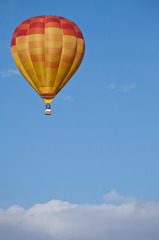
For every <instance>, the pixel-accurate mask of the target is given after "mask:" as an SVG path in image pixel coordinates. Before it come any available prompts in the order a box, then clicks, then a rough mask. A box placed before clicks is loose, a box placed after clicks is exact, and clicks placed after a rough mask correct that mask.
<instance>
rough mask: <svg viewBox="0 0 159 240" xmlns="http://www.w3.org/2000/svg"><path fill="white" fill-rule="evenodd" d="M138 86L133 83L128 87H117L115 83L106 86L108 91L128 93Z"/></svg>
mask: <svg viewBox="0 0 159 240" xmlns="http://www.w3.org/2000/svg"><path fill="white" fill-rule="evenodd" d="M137 87H138V86H137V85H136V84H135V83H132V84H129V85H125V86H121V85H117V84H115V83H111V84H109V86H108V89H109V90H115V89H116V90H118V91H120V92H130V91H132V90H134V89H135V88H137Z"/></svg>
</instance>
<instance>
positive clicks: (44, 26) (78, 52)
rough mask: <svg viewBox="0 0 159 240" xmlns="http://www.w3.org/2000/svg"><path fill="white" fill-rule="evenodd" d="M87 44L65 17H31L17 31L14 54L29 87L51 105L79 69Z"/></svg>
mask: <svg viewBox="0 0 159 240" xmlns="http://www.w3.org/2000/svg"><path fill="white" fill-rule="evenodd" d="M84 50H85V44H84V39H83V35H82V33H81V31H80V29H79V27H78V26H77V25H76V24H75V23H74V22H72V21H70V20H68V19H65V18H63V17H56V16H51V15H49V16H39V17H32V18H29V19H27V20H25V21H24V22H22V23H21V24H19V25H18V27H17V28H16V29H15V31H14V33H13V36H12V41H11V51H12V55H13V58H14V61H15V63H16V65H17V67H18V69H19V70H20V72H21V73H22V75H23V76H24V78H25V79H26V80H27V81H28V82H29V84H30V85H31V86H32V87H33V88H34V90H35V91H36V92H37V93H38V94H39V95H40V96H41V97H42V99H43V100H44V101H45V102H46V103H50V102H51V101H52V100H53V98H54V97H55V96H56V94H57V93H58V92H59V91H60V90H61V89H62V88H63V87H64V86H65V84H66V83H67V82H68V81H69V80H70V78H71V77H72V76H73V74H74V73H75V72H76V70H77V69H78V67H79V66H80V64H81V62H82V59H83V56H84Z"/></svg>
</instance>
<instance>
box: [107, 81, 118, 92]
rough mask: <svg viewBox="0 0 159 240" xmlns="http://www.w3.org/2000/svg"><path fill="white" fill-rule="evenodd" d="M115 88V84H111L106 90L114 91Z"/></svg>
mask: <svg viewBox="0 0 159 240" xmlns="http://www.w3.org/2000/svg"><path fill="white" fill-rule="evenodd" d="M116 87H117V85H116V84H115V83H111V84H110V85H109V86H108V88H109V89H110V90H113V89H115V88H116Z"/></svg>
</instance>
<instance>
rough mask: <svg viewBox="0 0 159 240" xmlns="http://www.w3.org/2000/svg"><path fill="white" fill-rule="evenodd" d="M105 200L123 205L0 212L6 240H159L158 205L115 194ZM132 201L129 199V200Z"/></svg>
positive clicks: (57, 204) (53, 204) (58, 204)
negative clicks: (117, 201) (118, 201)
mask: <svg viewBox="0 0 159 240" xmlns="http://www.w3.org/2000/svg"><path fill="white" fill-rule="evenodd" d="M105 199H106V200H112V199H115V201H116V200H120V201H122V199H123V200H124V203H122V204H120V205H118V206H117V205H113V204H98V205H89V204H88V205H78V204H71V203H68V202H63V201H60V200H52V201H50V202H48V203H45V204H36V205H34V206H33V207H31V208H30V209H28V210H25V209H23V208H21V207H19V206H12V207H10V208H9V209H7V210H3V209H0V236H1V239H3V240H21V239H23V240H28V239H29V240H97V239H99V240H106V239H109V240H127V239H129V240H141V239H144V240H152V239H153V240H158V239H159V203H155V202H143V201H137V200H136V201H125V200H126V199H128V198H125V197H123V196H120V195H119V194H117V193H116V192H115V191H112V192H110V193H108V194H106V195H105ZM129 200H130V199H129Z"/></svg>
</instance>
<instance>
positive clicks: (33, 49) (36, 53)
mask: <svg viewBox="0 0 159 240" xmlns="http://www.w3.org/2000/svg"><path fill="white" fill-rule="evenodd" d="M39 52H40V53H41V54H44V53H45V49H44V48H31V49H30V54H31V55H39Z"/></svg>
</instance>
